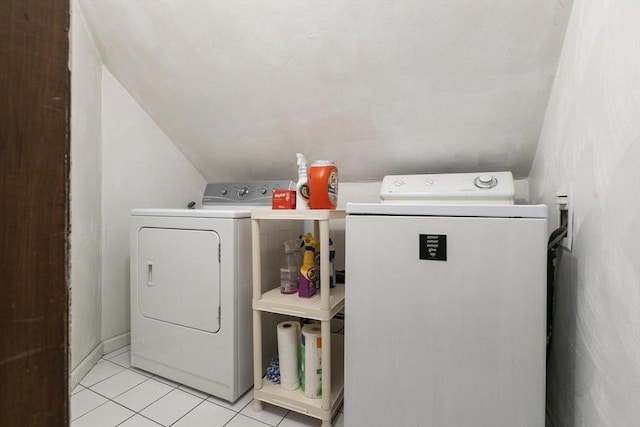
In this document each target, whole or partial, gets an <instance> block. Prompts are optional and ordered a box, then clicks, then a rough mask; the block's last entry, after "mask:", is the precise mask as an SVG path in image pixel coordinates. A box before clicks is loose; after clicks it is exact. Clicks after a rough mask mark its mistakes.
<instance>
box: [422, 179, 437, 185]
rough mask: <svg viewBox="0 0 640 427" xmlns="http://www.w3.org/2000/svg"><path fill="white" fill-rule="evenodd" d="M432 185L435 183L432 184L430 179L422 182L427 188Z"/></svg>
mask: <svg viewBox="0 0 640 427" xmlns="http://www.w3.org/2000/svg"><path fill="white" fill-rule="evenodd" d="M433 184H435V182H433V179H431V178H427V179H425V180H424V185H426V186H427V187H431V186H432V185H433Z"/></svg>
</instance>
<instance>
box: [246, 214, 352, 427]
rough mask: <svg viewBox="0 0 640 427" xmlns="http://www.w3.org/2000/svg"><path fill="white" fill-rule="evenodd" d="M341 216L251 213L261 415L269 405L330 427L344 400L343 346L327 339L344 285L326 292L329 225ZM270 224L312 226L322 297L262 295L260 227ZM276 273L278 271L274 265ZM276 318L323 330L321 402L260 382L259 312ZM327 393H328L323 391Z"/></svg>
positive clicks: (276, 292) (256, 369)
mask: <svg viewBox="0 0 640 427" xmlns="http://www.w3.org/2000/svg"><path fill="white" fill-rule="evenodd" d="M344 217H345V211H344V210H313V209H309V210H271V209H256V210H254V211H252V213H251V227H252V230H251V231H252V233H251V234H252V256H253V376H254V381H253V382H254V391H253V397H254V399H255V401H254V407H253V409H254V410H256V411H260V410H262V407H263V405H262V403H263V402H267V403H271V404H273V405H277V406H281V407H283V408H287V409H290V410H292V411H296V412H299V413H301V414H306V415H309V416H312V417H314V418H318V419H320V420H322V427H330V426H331V419H332V418H333V416H334V415H335V413H336V411H337V410H338V408H339V407H340V404H341V403H342V399H343V397H344V342H343V340H342V339H341V338H342V337H341V336H336V335H335V334H334V335H333V339H332V334H331V319H332V318H333V317H334V316H335V315H336V313H338V312H339V311H340V310H342V309H343V308H344V285H343V284H336V287H334V288H330V287H329V221H330V220H332V219H340V218H344ZM271 220H301V221H304V220H306V221H313V224H314V235H315V236H319V242H320V260H321V261H320V293H319V294H316V295H315V296H313V297H311V298H300V297H298V294H289V295H286V294H282V293H281V292H280V287H279V283H278V284H277V285H278V286H277V287H275V288H274V289H271V290H270V291H268V292H265V293H262V277H261V275H260V271H261V270H260V263H261V259H260V223H261V221H271ZM274 268H279V266H276V267H274ZM263 312H270V313H278V314H283V315H287V316H295V317H302V318H306V319H313V320H318V321H320V325H321V328H322V332H321V336H322V390H323V394H322V398H320V399H310V398H308V397H306V396H304V395H303V394H302V392H301V391H300V390H299V389H298V390H293V391H288V390H283V389H282V388H281V387H280V385H278V384H273V383H272V382H271V381H269V380H267V379H264V378H262V373H263V372H264V369H263V366H262V313H263ZM328 390H330V393H327V391H328Z"/></svg>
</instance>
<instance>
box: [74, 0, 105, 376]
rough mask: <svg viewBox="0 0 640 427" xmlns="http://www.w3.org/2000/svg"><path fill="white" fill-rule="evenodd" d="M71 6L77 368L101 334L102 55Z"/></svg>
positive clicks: (75, 358)
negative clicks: (100, 55)
mask: <svg viewBox="0 0 640 427" xmlns="http://www.w3.org/2000/svg"><path fill="white" fill-rule="evenodd" d="M71 7H72V14H71V15H72V23H71V25H72V27H71V59H72V60H71V96H72V101H71V235H70V237H69V239H70V241H71V249H70V251H71V253H70V256H71V269H70V274H71V278H70V282H71V331H70V337H71V339H70V341H71V369H72V370H75V369H76V368H78V366H79V364H80V363H81V362H82V360H83V359H84V358H85V357H86V356H87V355H88V354H89V353H91V351H92V350H94V349H95V348H96V347H97V346H98V345H99V344H100V341H101V338H102V331H101V299H100V294H101V282H100V275H101V253H102V248H101V244H102V242H101V232H102V230H101V229H102V211H101V182H102V179H101V172H102V164H101V160H102V157H101V134H100V129H101V126H102V123H101V99H100V92H101V84H102V81H101V80H102V61H101V60H100V57H99V55H98V53H97V50H96V48H95V46H94V45H93V41H92V38H91V35H90V33H89V31H88V29H87V26H86V24H85V22H84V19H83V17H82V15H81V14H80V13H77V10H78V9H77V4H76V3H75V2H73V3H72V5H71ZM78 380H79V378H78ZM72 382H73V381H72ZM76 382H77V381H76Z"/></svg>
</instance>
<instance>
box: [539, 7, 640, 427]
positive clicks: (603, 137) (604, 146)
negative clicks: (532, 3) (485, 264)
mask: <svg viewBox="0 0 640 427" xmlns="http://www.w3.org/2000/svg"><path fill="white" fill-rule="evenodd" d="M638 183H640V2H639V1H637V0H633V1H627V0H609V1H586V0H582V1H576V3H575V4H574V9H573V13H572V16H571V20H570V23H569V28H568V32H567V36H566V39H565V44H564V48H563V52H562V56H561V59H560V65H559V69H558V74H557V78H556V82H555V85H554V89H553V92H552V96H551V100H550V103H549V106H548V109H547V115H546V119H545V124H544V127H543V131H542V136H541V140H540V145H539V149H538V152H537V155H536V158H535V161H534V166H533V169H532V173H531V176H530V184H531V195H532V198H533V201H534V202H535V201H542V202H545V203H547V204H548V205H549V207H550V208H551V211H552V212H555V210H556V207H555V205H554V202H553V197H554V191H555V189H556V188H559V187H569V188H571V196H572V200H573V206H574V208H575V210H574V232H575V236H574V240H573V250H572V252H567V251H564V252H562V253H561V255H560V259H559V265H558V276H557V277H558V280H557V293H556V308H555V324H554V339H553V344H552V352H551V358H550V364H549V374H548V386H547V397H548V412H549V413H550V415H551V419H552V421H553V423H554V425H555V426H556V427H572V426H580V427H589V426H593V427H596V426H598V427H600V426H638V425H640V405H639V402H640V197H638V195H639V193H638ZM553 220H554V221H555V225H557V218H553Z"/></svg>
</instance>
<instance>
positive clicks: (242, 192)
mask: <svg viewBox="0 0 640 427" xmlns="http://www.w3.org/2000/svg"><path fill="white" fill-rule="evenodd" d="M247 194H249V187H247V186H246V185H245V186H243V187H240V189H239V190H238V197H239V198H240V199H243V198H245V197H247Z"/></svg>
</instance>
